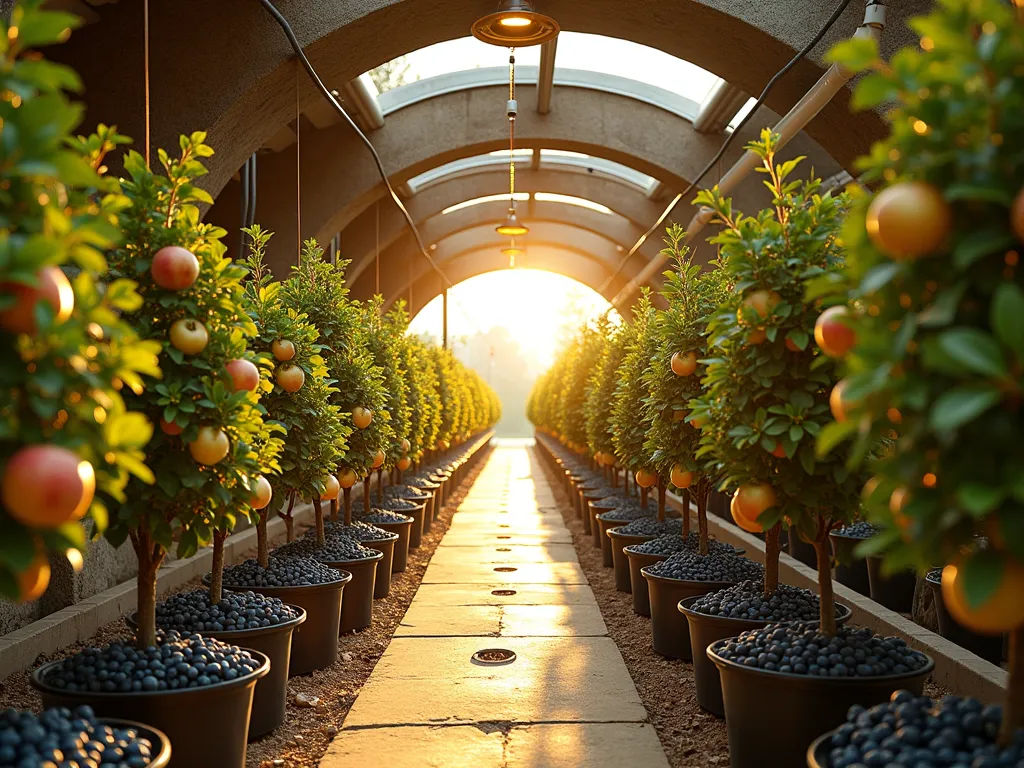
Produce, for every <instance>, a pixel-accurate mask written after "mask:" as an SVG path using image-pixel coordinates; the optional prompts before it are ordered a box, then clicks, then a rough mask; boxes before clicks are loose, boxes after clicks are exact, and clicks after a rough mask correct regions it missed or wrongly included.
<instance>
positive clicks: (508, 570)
mask: <svg viewBox="0 0 1024 768" xmlns="http://www.w3.org/2000/svg"><path fill="white" fill-rule="evenodd" d="M494 570H495V571H497V572H498V573H512V572H513V571H518V570H519V569H518V568H512V567H510V566H507V565H503V566H501V567H500V568H495V569H494Z"/></svg>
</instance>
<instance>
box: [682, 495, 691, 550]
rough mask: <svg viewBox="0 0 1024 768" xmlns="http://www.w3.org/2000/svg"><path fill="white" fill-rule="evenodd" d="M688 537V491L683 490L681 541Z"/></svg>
mask: <svg viewBox="0 0 1024 768" xmlns="http://www.w3.org/2000/svg"><path fill="white" fill-rule="evenodd" d="M689 536H690V489H689V488H684V489H683V541H685V540H686V539H687V538H689Z"/></svg>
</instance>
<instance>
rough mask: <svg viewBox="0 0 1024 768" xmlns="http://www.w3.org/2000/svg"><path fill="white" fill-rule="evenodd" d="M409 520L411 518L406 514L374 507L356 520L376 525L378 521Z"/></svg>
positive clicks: (395, 521)
mask: <svg viewBox="0 0 1024 768" xmlns="http://www.w3.org/2000/svg"><path fill="white" fill-rule="evenodd" d="M413 506H415V505H413ZM410 520H412V518H411V517H409V516H408V515H401V514H399V513H398V512H389V511H388V510H386V509H374V510H373V511H372V512H371V513H370V514H368V515H362V516H361V517H360V518H359V520H357V521H356V522H359V523H369V524H370V525H377V524H378V523H385V524H387V523H408V522H409V521H410Z"/></svg>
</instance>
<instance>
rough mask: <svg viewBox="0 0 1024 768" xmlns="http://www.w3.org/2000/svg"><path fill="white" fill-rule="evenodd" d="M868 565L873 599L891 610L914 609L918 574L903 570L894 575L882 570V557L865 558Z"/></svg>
mask: <svg viewBox="0 0 1024 768" xmlns="http://www.w3.org/2000/svg"><path fill="white" fill-rule="evenodd" d="M865 560H866V562H867V566H868V586H869V588H870V592H871V599H872V600H874V601H875V602H876V603H878V604H879V605H884V606H885V607H886V608H888V609H889V610H891V611H898V612H899V613H910V612H911V611H912V610H913V609H914V587H915V586H916V585H917V574H915V573H914V572H913V571H903V572H902V573H896V574H893V575H892V576H886V575H885V574H884V573H883V572H882V558H880V557H877V556H874V557H868V558H865Z"/></svg>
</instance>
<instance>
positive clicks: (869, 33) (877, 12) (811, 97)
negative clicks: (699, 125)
mask: <svg viewBox="0 0 1024 768" xmlns="http://www.w3.org/2000/svg"><path fill="white" fill-rule="evenodd" d="M884 27H885V3H884V2H881V0H868V4H867V8H866V9H865V11H864V23H863V25H862V26H860V27H859V28H858V29H857V31H856V33H854V37H871V38H873V39H875V40H878V38H879V37H880V36H881V34H882V29H883V28H884ZM852 77H853V73H852V72H849V71H847V70H846V69H844V68H843V67H840V66H839V65H838V64H833V65H832V66H831V67H829V68H828V71H827V72H825V74H824V75H822V76H821V79H819V80H818V82H817V83H815V84H814V85H813V86H812V87H811V89H810V90H809V91H808V92H807V93H806V94H804V97H803V98H802V99H800V101H798V102H797V103H796V104H795V105H794V106H793V108H792V109H791V110H789V112H787V113H786V115H785V116H784V117H783V118H782V119H781V120H779V122H778V123H776V125H775V128H774V130H775V133H777V134H778V135H779V142H778V145H777V148H778V149H782V147H784V146H785V145H786V144H787V143H788V142H789V141H790V140H791V139H792V138H793V137H794V136H796V135H797V134H798V133H800V131H802V130H803V129H804V128H805V127H806V126H807V124H808V123H809V122H811V120H813V119H814V118H815V117H817V115H818V113H819V112H821V110H822V109H824V108H825V106H826V105H827V104H828V103H829V102H830V101H832V98H833V97H834V96H835V95H836V94H837V93H839V91H840V90H842V88H843V86H845V85H846V84H847V83H848V82H849V81H850V79H851V78H852ZM760 163H761V158H759V157H758V156H757V154H756V153H755V152H750V151H748V152H745V153H744V154H743V156H742V157H740V159H739V160H737V161H736V163H735V164H734V165H733V166H732V168H730V169H729V170H728V172H727V173H726V174H725V175H724V176H723V177H722V180H721V181H720V182H719V183H718V188H719V190H721V191H722V193H724V194H727V193H728V192H730V191H732V189H733V188H734V187H736V186H737V185H738V184H739V183H740V182H741V181H742V180H743V179H744V178H745V177H746V176H747V174H749V173H750V172H751V171H752V170H753V169H754V168H756V167H757V166H758V165H760ZM713 215H714V214H713V212H712V211H711V210H710V209H709V208H702V209H701V210H699V211H697V213H695V214H694V216H693V218H692V219H690V223H689V224H688V225H687V227H686V237H685V239H684V242H685V243H686V244H689V243H691V242H692V241H693V240H694V238H696V237H697V235H698V234H699V233H700V232H701V231H702V230H703V229H704V227H706V226H707V225H708V222H710V221H711V219H712V217H713ZM665 261H666V257H665V256H662V255H661V254H659V255H657V256H655V257H654V258H653V259H651V261H649V262H648V263H647V265H646V266H645V267H644V268H643V269H642V270H640V272H638V273H637V274H636V276H634V277H633V278H632V279H631V280H630V281H629V282H628V283H626V285H625V286H623V287H622V289H621V290H620V291H619V292H618V293H617V294H616V295H615V298H614V299H612V305H613V306H615V307H619V308H620V309H621V305H622V304H623V303H624V302H625V301H626V300H627V299H629V298H630V297H632V296H633V294H634V293H636V292H637V291H638V290H639V289H640V286H641V285H643V284H644V283H646V282H647V281H648V280H650V279H651V278H652V277H654V275H656V274H657V273H658V272H659V271H660V270H661V268H662V267H663V266H664V264H665Z"/></svg>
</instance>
